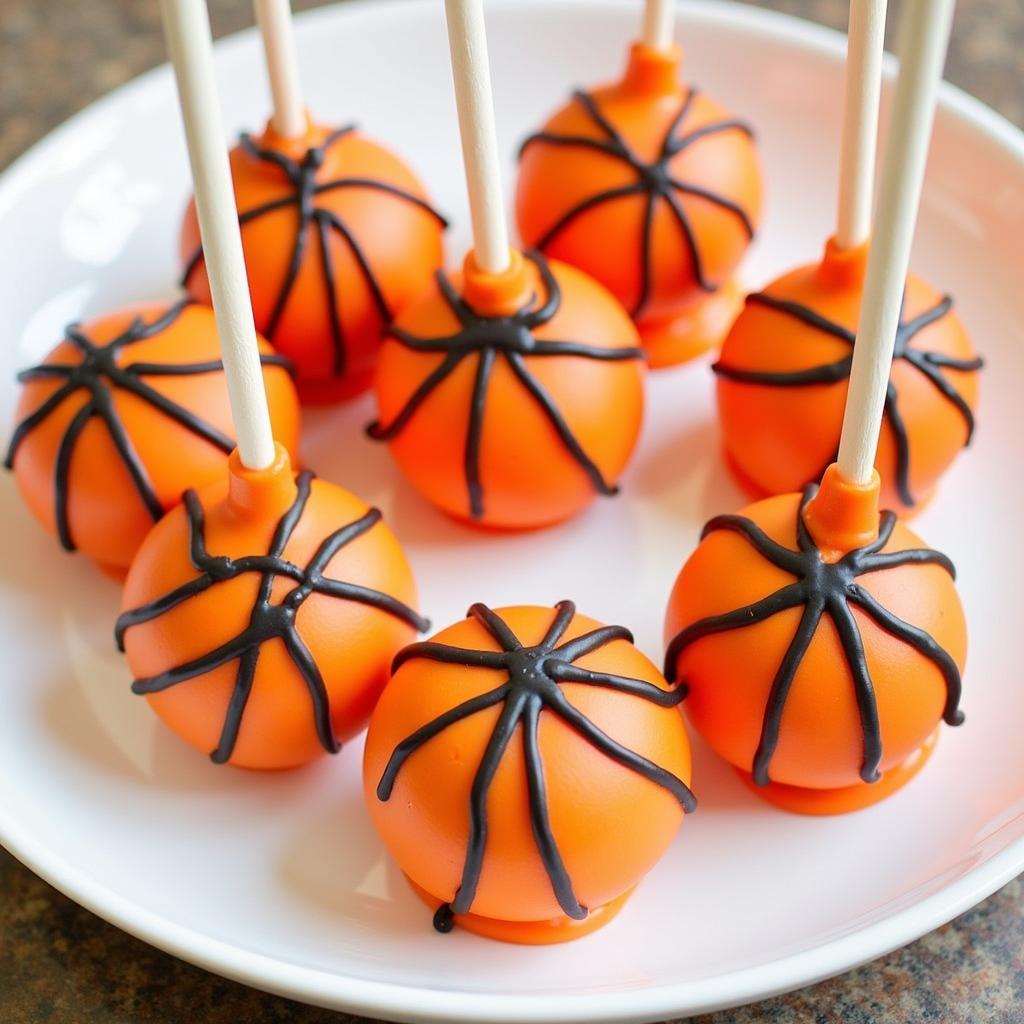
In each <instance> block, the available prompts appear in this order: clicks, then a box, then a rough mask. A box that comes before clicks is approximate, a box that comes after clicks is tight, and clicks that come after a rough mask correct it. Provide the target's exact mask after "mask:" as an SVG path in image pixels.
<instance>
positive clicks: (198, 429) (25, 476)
mask: <svg viewBox="0 0 1024 1024" xmlns="http://www.w3.org/2000/svg"><path fill="white" fill-rule="evenodd" d="M259 344H260V362H261V363H262V364H263V380H264V383H265V386H266V391H267V397H268V400H269V402H270V409H271V418H272V420H273V424H274V430H275V431H276V433H277V436H278V438H279V439H280V440H281V443H282V444H283V445H284V447H285V448H287V449H288V450H289V451H295V449H296V445H297V443H298V433H299V408H298V399H297V397H296V394H295V388H294V386H293V384H292V382H291V378H290V376H289V370H288V366H287V361H286V360H285V359H283V358H282V357H281V356H278V355H275V354H274V353H273V352H272V350H271V348H270V346H269V345H267V344H266V343H265V342H263V341H260V343H259ZM18 379H19V381H21V383H22V384H23V385H24V388H23V390H22V393H21V398H20V400H19V402H18V408H17V413H16V425H15V428H14V433H13V435H12V437H11V441H10V444H9V446H8V449H7V456H6V460H5V465H6V466H7V467H8V468H9V469H13V470H14V475H15V479H16V480H17V482H18V487H19V489H20V490H21V494H22V496H23V498H24V499H25V503H26V504H27V505H28V507H29V509H31V511H32V513H33V514H34V515H35V517H36V518H37V519H38V520H39V521H40V522H41V523H42V524H43V525H44V526H45V527H46V528H47V529H48V530H49V531H50V532H51V533H53V534H55V535H56V536H57V539H58V540H59V541H60V543H61V545H62V546H63V547H64V548H65V549H66V550H68V551H74V550H76V549H77V550H81V551H83V552H84V553H85V554H87V555H88V556H89V557H90V558H92V559H94V560H95V561H96V562H98V563H100V565H101V566H102V567H103V568H104V569H105V570H106V571H108V572H109V573H111V574H112V575H115V576H120V575H123V574H124V573H125V571H126V570H127V568H128V566H129V564H130V563H131V560H132V556H133V555H134V554H135V552H136V550H138V547H139V545H140V544H141V543H142V541H143V539H144V538H145V536H146V534H147V533H148V532H149V530H150V529H151V528H152V526H153V523H154V522H155V521H156V520H158V519H159V518H160V517H161V516H162V515H163V514H164V513H165V512H166V511H167V510H168V509H169V508H171V507H172V506H173V505H176V504H177V503H178V502H179V501H180V500H181V495H182V492H183V491H184V490H185V488H186V487H189V486H191V485H201V484H204V483H206V482H208V481H210V480H212V479H214V478H215V477H219V476H221V475H222V474H223V473H224V469H225V467H226V465H227V454H228V453H229V452H230V451H231V450H232V448H234V446H235V441H234V431H233V427H232V425H231V411H230V409H229V407H228V393H227V388H226V387H225V382H224V366H223V363H222V362H221V360H220V347H219V345H218V342H217V328H216V324H215V322H214V317H213V313H212V312H211V311H210V309H209V308H208V307H205V306H200V305H198V304H196V303H193V302H190V301H179V302H175V303H171V304H168V303H149V304H144V305H139V306H133V307H131V308H128V309H123V310H120V311H118V312H116V313H111V314H109V315H107V316H103V317H100V318H99V319H97V320H94V321H92V322H90V323H87V324H77V323H76V324H71V325H70V326H69V327H68V328H67V329H66V331H65V335H64V340H63V341H62V342H61V343H60V344H59V345H57V347H56V348H54V349H53V350H52V351H51V352H50V353H49V355H47V357H46V358H45V359H44V360H43V362H42V363H40V364H39V365H38V366H33V367H30V368H29V369H27V370H23V371H22V372H21V373H20V374H18Z"/></svg>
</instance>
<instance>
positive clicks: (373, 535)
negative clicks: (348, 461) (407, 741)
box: [119, 447, 422, 769]
mask: <svg viewBox="0 0 1024 1024" xmlns="http://www.w3.org/2000/svg"><path fill="white" fill-rule="evenodd" d="M299 479H300V481H301V480H302V477H300V478H299ZM297 493H298V492H297V487H296V481H295V477H294V475H293V474H292V471H291V468H290V464H289V461H288V459H287V456H286V455H284V453H283V451H282V450H281V449H280V447H279V448H278V459H277V462H276V463H275V464H274V465H273V466H272V467H271V468H270V469H268V470H265V471H261V472H256V471H251V470H247V469H245V468H244V467H243V466H242V465H241V463H240V462H239V461H238V457H237V453H236V454H234V455H233V456H232V459H231V473H230V478H228V476H227V474H225V478H224V479H222V480H219V481H217V482H216V483H213V484H210V485H209V486H208V487H206V488H205V489H203V490H202V491H201V492H199V495H198V499H199V505H200V506H201V508H202V510H203V518H204V524H203V536H204V538H205V546H206V551H207V552H208V553H209V554H210V555H211V556H214V557H215V559H216V560H217V561H219V562H220V564H221V569H222V570H223V566H224V562H223V560H224V559H236V560H237V559H239V558H244V557H246V556H260V555H264V554H265V553H267V552H268V551H269V550H270V548H271V544H272V538H273V536H274V534H275V531H276V530H277V529H278V526H279V523H280V522H281V520H282V517H284V516H286V514H287V513H288V510H289V509H290V508H292V507H293V506H294V504H295V502H296V498H297ZM368 511H369V510H368V509H367V506H366V505H365V504H364V503H363V502H362V501H360V500H359V499H358V498H356V497H354V496H353V495H351V494H349V493H348V492H347V491H345V490H342V489H341V488H340V487H336V486H334V485H333V484H330V483H328V482H327V481H324V480H318V479H313V480H312V483H311V485H310V490H309V495H308V500H307V501H306V503H305V505H304V507H303V508H302V513H301V516H300V518H299V519H298V521H297V524H296V525H295V528H294V530H293V532H292V533H291V534H290V536H289V538H288V540H287V543H286V544H285V545H284V547H283V550H282V551H281V558H283V560H284V561H285V562H286V563H288V564H289V565H290V566H291V568H292V569H293V570H295V572H296V573H299V575H298V576H297V575H295V574H294V573H293V574H291V575H289V572H288V571H281V572H279V573H278V574H276V575H275V577H274V578H273V584H272V589H271V591H270V597H269V603H270V606H271V615H278V616H280V613H281V611H282V609H283V608H285V607H287V606H288V605H289V604H290V603H296V605H297V612H296V613H295V616H294V628H295V632H296V633H297V634H298V637H299V638H300V641H301V644H302V645H304V647H305V649H306V650H307V651H308V655H309V657H310V659H311V660H312V661H313V662H314V663H315V665H316V670H317V672H318V673H319V675H320V677H321V678H322V686H323V691H324V694H325V696H326V698H327V700H328V701H329V730H330V733H331V736H332V738H336V739H337V740H338V741H344V740H346V739H348V738H350V737H352V736H354V735H355V734H357V733H358V732H359V731H360V730H362V728H363V727H364V726H365V725H366V722H367V720H368V719H369V716H370V712H371V710H372V709H373V706H374V704H375V702H376V700H377V697H378V695H379V693H380V691H381V690H382V688H383V687H384V684H385V682H386V681H387V678H388V670H389V666H390V663H391V659H392V658H393V657H394V655H395V652H396V651H397V650H398V649H399V648H400V647H402V646H404V645H405V644H406V643H408V642H409V641H410V640H411V639H412V638H413V636H414V635H415V632H416V630H415V628H414V626H413V625H412V624H410V622H409V621H407V620H406V619H404V618H402V617H399V616H397V615H394V614H391V613H389V612H388V611H386V610H383V609H381V608H379V607H374V606H372V605H371V604H367V603H361V602H359V601H357V600H350V599H345V598H342V597H337V596H334V595H332V594H330V593H325V592H324V591H323V590H322V589H318V586H317V584H316V580H315V579H314V578H313V576H312V575H311V574H310V572H309V571H308V566H309V564H310V562H311V560H312V559H313V558H314V556H315V553H316V552H317V550H318V549H319V548H320V546H321V544H322V543H324V542H325V540H326V539H327V538H329V537H330V536H331V535H332V534H334V533H335V531H337V530H339V529H340V528H343V527H345V526H346V525H348V524H350V523H354V522H356V521H357V520H360V519H361V517H363V516H365V515H366V514H367V512H368ZM192 544H193V533H192V530H191V529H190V524H189V520H188V516H187V515H186V507H185V506H179V507H178V508H176V509H175V510H174V511H173V512H172V513H170V514H169V515H168V516H166V517H165V518H164V519H163V520H162V521H161V522H160V523H158V524H157V526H156V527H155V528H154V529H153V531H152V532H151V533H150V535H149V537H148V538H147V540H146V542H145V543H144V544H143V546H142V548H141V549H140V550H139V553H138V556H137V557H136V559H135V561H134V562H133V564H132V568H131V571H130V572H129V574H128V579H127V581H126V583H125V590H124V598H123V603H122V608H123V609H124V610H125V611H126V612H127V611H129V610H131V609H138V608H140V607H143V606H145V605H147V604H148V603H150V602H152V601H154V600H157V599H159V598H160V597H161V596H162V595H165V594H168V593H171V592H173V591H174V590H175V589H176V588H178V587H180V586H182V585H186V584H188V583H189V582H190V581H194V580H196V578H197V577H199V576H200V570H199V569H198V568H197V567H196V566H195V565H194V564H193V562H192V561H191V559H190V549H191V547H192ZM295 567H298V569H295ZM320 568H321V571H322V576H323V577H324V578H326V579H327V580H328V581H337V580H340V581H344V582H345V583H351V584H355V585H357V586H359V587H362V588H371V589H372V590H375V591H379V592H380V593H381V594H384V595H387V596H388V597H390V598H393V599H397V600H398V601H400V602H403V603H404V604H405V605H406V606H410V609H409V611H410V617H414V616H413V613H412V612H411V606H414V605H415V603H416V587H415V583H414V581H413V577H412V572H411V570H410V568H409V564H408V562H407V561H406V558H405V555H404V553H403V552H402V549H401V547H400V546H399V543H398V541H397V540H396V538H395V536H394V534H392V532H391V530H390V529H388V527H387V526H386V525H385V524H384V523H383V522H380V521H376V522H375V523H373V525H372V526H370V528H369V529H366V530H364V531H363V532H361V533H359V534H358V535H357V536H355V537H354V538H353V539H351V540H350V541H349V542H348V543H345V544H344V545H343V546H342V547H340V549H338V550H337V551H336V552H335V553H334V554H333V555H332V556H331V557H330V559H329V560H328V562H327V563H326V564H325V565H323V566H321V567H320ZM257 569H258V567H257ZM261 575H262V573H261V571H257V570H253V571H246V572H240V573H237V574H232V573H231V572H230V571H226V570H225V571H224V578H218V577H217V574H216V572H215V573H214V581H213V583H212V584H211V585H209V586H207V587H206V588H205V589H202V590H201V591H200V592H198V593H195V594H193V595H192V596H189V597H188V598H187V599H186V600H183V601H181V602H180V603H178V604H177V605H176V606H174V607H173V608H170V609H169V610H166V611H164V612H162V613H161V614H157V615H154V616H152V617H150V618H148V620H147V621H139V622H137V623H135V624H131V625H129V626H128V627H127V628H126V629H125V630H124V632H123V638H124V647H125V651H126V653H127V656H128V661H129V663H130V665H131V669H132V672H133V674H134V676H135V678H136V683H135V687H134V688H135V690H136V692H146V693H147V699H148V701H149V703H150V705H151V707H152V708H153V710H154V711H155V712H156V713H157V715H159V717H160V718H161V719H162V720H163V721H164V723H165V724H166V725H167V726H168V727H169V728H171V729H172V730H173V731H174V732H175V733H177V734H178V736H180V737H181V738H182V739H183V740H185V741H186V742H187V743H189V744H191V745H192V746H194V747H196V748H197V749H199V750H201V751H203V752H204V753H210V752H212V751H215V750H220V753H219V754H218V755H217V756H215V757H214V760H217V761H224V760H227V761H229V763H231V764H233V765H237V766H239V767H243V768H255V769H279V768H291V767H294V766H297V765H302V764H305V763H306V762H308V761H312V760H313V759H314V758H317V757H319V756H321V755H322V754H323V753H324V752H325V744H324V742H323V737H322V735H320V734H318V731H317V724H316V718H315V714H314V711H315V707H314V701H313V700H312V698H311V689H310V686H309V684H308V682H307V680H306V679H305V678H304V677H303V674H302V673H301V672H300V671H299V668H298V664H297V662H296V660H295V659H294V658H293V657H291V656H290V655H289V651H288V649H287V647H286V643H285V641H284V640H283V638H282V637H281V636H279V635H272V636H270V637H269V638H266V639H264V640H263V641H262V642H261V643H259V644H258V645H257V647H256V650H257V651H258V654H257V660H256V668H255V675H254V676H253V679H252V685H251V692H250V695H249V697H248V700H247V702H245V705H244V712H243V714H242V715H241V719H240V727H239V729H238V732H237V742H235V743H234V744H233V747H232V745H231V744H230V743H227V744H225V743H224V741H223V736H222V733H223V730H224V729H225V722H226V720H227V717H228V707H229V701H230V700H231V699H232V694H233V693H234V694H235V697H236V699H237V698H238V690H237V684H238V680H239V679H240V666H241V662H242V660H243V659H241V658H240V657H239V656H237V655H236V656H234V657H232V658H230V659H228V660H226V661H225V662H224V664H221V665H219V666H216V667H213V668H210V669H208V670H206V671H202V672H199V673H196V674H194V675H193V676H191V677H190V678H186V679H184V680H183V681H181V682H178V683H176V684H175V685H171V686H169V687H167V688H165V689H158V690H156V691H155V692H151V691H152V688H149V687H146V686H144V685H141V686H140V683H139V680H146V679H152V678H153V677H155V676H159V675H160V674H161V673H166V672H168V671H173V670H174V669H175V668H177V667H180V666H182V665H187V664H188V663H189V662H190V661H192V660H193V659H201V658H205V657H207V656H209V655H210V653H211V652H215V651H217V650H218V649H221V648H222V645H225V644H230V643H231V642H232V641H234V640H235V639H236V638H239V637H242V636H243V635H245V634H246V630H247V629H249V628H250V627H251V626H252V624H253V623H254V622H255V619H254V605H255V604H256V602H257V592H258V588H259V586H260V582H261ZM305 585H308V586H309V587H311V588H312V592H311V593H309V594H308V595H307V596H306V597H305V598H304V599H303V600H301V601H299V602H296V596H297V595H296V594H295V591H296V588H300V587H302V586H305ZM289 594H291V597H289ZM121 622H122V623H124V622H125V620H124V618H122V620H121ZM276 624H277V625H281V619H280V618H278V619H277V620H276ZM274 625H275V623H274V622H272V623H271V626H272V627H273V626H274ZM420 625H421V626H422V623H420ZM119 629H120V627H119ZM185 675H188V673H187V672H186V673H185ZM227 754H229V756H225V755H227Z"/></svg>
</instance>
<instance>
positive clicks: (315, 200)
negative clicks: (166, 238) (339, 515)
mask: <svg viewBox="0 0 1024 1024" xmlns="http://www.w3.org/2000/svg"><path fill="white" fill-rule="evenodd" d="M257 8H258V10H259V13H260V25H261V28H262V30H263V38H264V43H265V46H266V51H267V58H268V61H267V62H268V70H269V72H270V78H271V83H272V87H273V93H274V100H275V113H274V116H273V118H272V119H271V120H270V122H269V124H268V125H267V128H266V130H265V131H264V132H263V133H262V135H260V136H259V137H257V138H253V137H251V136H249V135H247V134H243V135H242V136H241V138H240V141H239V144H238V145H237V146H236V147H235V148H234V149H233V150H232V151H231V157H230V158H231V171H232V177H233V180H234V189H235V199H236V205H237V206H238V209H239V210H240V216H239V221H240V223H241V225H242V227H243V231H242V240H243V241H242V244H243V247H244V251H245V261H246V268H247V271H248V278H249V290H250V295H251V298H252V303H253V310H254V313H255V317H256V326H257V329H258V330H260V331H261V332H262V333H263V334H264V335H265V336H266V337H267V338H268V339H269V340H270V341H271V342H272V343H273V344H274V346H275V347H276V348H277V349H278V350H279V351H280V352H282V353H283V354H285V355H286V356H288V358H289V359H291V360H292V362H293V363H294V364H295V367H296V372H297V382H298V386H299V391H300V394H301V395H302V397H303V399H305V400H309V401H313V402H327V401H334V400H336V399H339V398H345V397H348V396H351V395H355V394H358V393H359V392H360V391H363V390H365V389H366V388H367V387H368V386H369V384H370V380H371V378H372V375H373V367H374V363H375V361H376V357H377V349H378V347H379V345H380V340H381V337H382V336H383V334H384V332H385V331H386V329H387V326H388V324H389V323H390V321H391V318H392V317H393V316H394V314H395V313H396V312H397V311H398V310H400V309H401V308H402V307H403V306H404V305H405V304H407V303H408V302H409V301H410V300H412V299H414V298H415V297H416V296H417V295H418V293H419V292H421V291H422V290H423V289H424V288H425V287H427V286H428V285H429V284H430V280H431V276H432V274H433V272H434V270H435V269H436V268H437V267H438V266H440V264H441V262H442V258H443V252H442V241H441V239H442V233H443V230H444V227H445V226H446V221H445V218H444V217H442V216H441V214H439V213H438V212H437V211H436V210H435V209H434V208H433V207H432V206H431V205H430V203H429V201H428V199H427V195H426V191H425V189H424V187H423V185H422V184H421V182H420V181H419V179H418V178H417V177H416V176H415V174H413V172H412V171H411V170H410V169H409V168H408V167H407V166H406V165H405V164H404V163H403V162H402V161H401V160H400V159H399V158H398V157H397V156H395V155H394V154H393V153H391V152H389V151H388V150H387V149H385V148H384V147H383V146H381V145H379V144H378V143H376V142H374V141H372V140H371V139H369V138H368V137H366V136H365V135H363V134H361V133H360V132H359V131H358V130H357V129H356V128H355V127H354V126H353V125H348V126H345V127H342V128H329V127H327V126H325V125H323V124H320V123H318V122H314V121H312V120H310V119H309V118H308V116H307V114H306V112H305V110H304V108H303V107H302V104H301V100H300V99H299V96H298V78H297V74H296V71H295V54H294V43H293V40H292V35H291V19H290V12H289V10H288V2H287V0H260V2H259V3H258V4H257ZM181 254H182V259H183V260H184V263H185V270H184V276H183V280H184V283H185V287H186V288H187V289H188V290H189V292H190V293H191V294H192V295H194V296H195V297H196V298H197V299H200V300H202V301H204V302H209V301H210V286H209V281H208V278H207V275H206V272H205V261H204V259H203V253H202V247H201V244H200V238H199V230H198V222H197V218H196V213H195V206H194V203H193V204H191V205H190V206H189V208H188V210H187V212H186V215H185V222H184V226H183V228H182V236H181Z"/></svg>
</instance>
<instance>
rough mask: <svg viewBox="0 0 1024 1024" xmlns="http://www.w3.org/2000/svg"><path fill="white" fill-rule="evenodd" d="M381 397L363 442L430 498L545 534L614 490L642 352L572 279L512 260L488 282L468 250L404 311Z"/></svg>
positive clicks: (621, 320) (632, 419)
mask: <svg viewBox="0 0 1024 1024" xmlns="http://www.w3.org/2000/svg"><path fill="white" fill-rule="evenodd" d="M376 394H377V404H378V409H379V419H378V420H377V422H375V423H374V424H372V425H371V427H370V428H369V433H370V436H371V437H375V438H378V439H380V440H385V441H387V442H388V443H389V445H390V448H391V452H392V454H393V455H394V457H395V459H396V460H397V462H398V464H399V466H400V467H401V468H402V470H403V472H404V473H405V474H406V476H407V477H408V478H409V480H410V481H411V482H412V484H413V485H414V486H415V487H416V488H417V489H418V490H420V491H421V492H422V493H423V494H424V495H425V496H426V497H427V498H428V499H429V500H430V501H432V502H433V503H434V504H436V505H438V506H439V507H440V508H442V509H443V510H444V511H446V512H448V513H449V514H451V515H454V516H456V517H458V518H460V519H466V520H469V521H471V522H474V523H479V524H481V525H484V526H494V527H501V528H513V529H514V528H524V527H527V528H528V527H536V526H544V525H548V524H550V523H553V522H557V521H559V520H562V519H565V518H567V517H568V516H570V515H572V514H574V513H575V512H577V511H579V510H580V509H581V508H583V507H584V506H585V505H586V504H588V503H589V502H590V501H591V500H592V499H593V497H594V496H595V495H596V494H614V493H615V491H616V488H615V486H614V482H615V480H616V479H617V478H618V476H619V474H620V473H621V472H622V470H623V468H624V466H625V464H626V462H627V460H628V458H629V456H630V454H631V453H632V451H633V448H634V446H635V444H636V441H637V437H638V434H639V429H640V422H641V417H642V410H643V364H642V351H641V349H640V348H639V344H638V339H637V336H636V331H635V329H634V328H633V325H632V324H631V323H630V321H629V318H628V317H627V316H626V315H625V313H624V312H623V311H622V309H621V308H620V307H619V306H618V304H617V303H616V302H615V300H614V299H613V298H612V296H611V295H609V294H608V293H607V292H606V291H605V289H604V288H602V287H601V286H600V285H598V284H597V283H596V282H594V281H592V280H590V279H589V278H587V277H586V276H585V275H584V274H582V273H580V272H579V271H577V270H575V269H573V268H572V267H568V266H566V265H565V264H560V263H556V262H553V261H552V262H548V261H547V260H546V259H545V258H544V257H543V256H541V255H539V254H534V253H530V254H527V257H526V258H525V259H524V258H523V257H522V256H521V255H520V254H519V253H513V254H512V259H511V263H510V266H509V268H508V269H507V270H506V271H504V272H503V273H500V274H488V273H485V272H483V271H481V270H480V269H479V268H478V266H477V265H476V262H475V260H474V258H473V254H472V253H471V254H470V255H469V256H468V257H467V259H466V263H465V270H464V273H463V275H461V277H460V276H453V278H451V279H449V278H448V277H447V276H446V275H444V274H443V273H439V274H438V278H437V287H436V289H435V291H433V292H432V293H429V294H427V295H426V296H424V298H423V299H422V300H421V301H420V302H419V303H416V304H415V305H413V306H412V307H410V308H409V309H407V310H406V311H405V312H403V313H402V314H401V315H400V316H399V318H398V320H397V321H396V323H395V324H394V325H393V327H392V332H391V337H389V338H388V340H387V341H386V342H385V343H384V346H383V349H382V351H381V357H380V363H379V366H378V371H377V379H376Z"/></svg>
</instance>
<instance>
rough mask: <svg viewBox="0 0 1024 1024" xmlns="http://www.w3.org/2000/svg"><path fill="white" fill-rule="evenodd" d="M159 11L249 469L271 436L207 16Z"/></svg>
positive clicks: (171, 3)
mask: <svg viewBox="0 0 1024 1024" xmlns="http://www.w3.org/2000/svg"><path fill="white" fill-rule="evenodd" d="M160 10H161V14H162V16H163V23H164V35H165V37H166V40H167V49H168V51H169V52H170V56H171V63H172V64H173V65H174V74H175V78H176V79H177V82H178V97H179V99H180V101H181V114H182V118H183V120H184V122H185V136H186V139H187V140H188V155H189V160H190V161H191V163H192V179H193V185H194V187H195V196H196V213H197V214H198V217H199V234H200V237H201V238H202V242H203V253H204V255H205V258H206V269H207V274H208V276H209V279H210V291H211V292H212V294H213V311H214V313H215V315H216V317H217V332H218V334H219V335H220V348H221V355H222V357H223V359H224V375H225V377H226V378H227V384H228V397H229V399H230V402H231V415H232V418H233V419H234V423H235V434H236V435H237V437H238V452H239V456H240V457H241V460H242V463H243V465H245V466H247V467H248V468H249V469H266V468H267V467H268V466H270V465H272V464H273V461H274V437H273V434H272V433H271V430H270V414H269V412H268V410H267V393H266V389H265V387H264V383H263V372H262V368H261V366H260V357H259V348H258V347H257V342H256V328H255V326H254V324H253V319H252V305H251V303H250V301H249V284H248V281H247V280H246V276H245V261H244V258H243V256H242V236H241V232H240V231H239V228H238V211H237V209H236V208H235V194H234V190H233V188H232V185H231V169H230V167H229V165H228V154H227V150H226V149H225V147H224V128H223V125H222V124H221V116H220V106H219V103H218V97H217V84H216V79H215V77H214V72H213V44H212V41H211V39H210V20H209V17H208V15H207V12H206V5H205V3H204V0H161V2H160Z"/></svg>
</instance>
